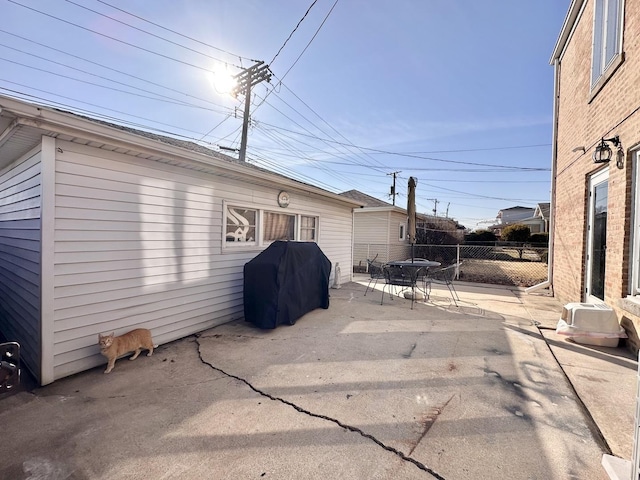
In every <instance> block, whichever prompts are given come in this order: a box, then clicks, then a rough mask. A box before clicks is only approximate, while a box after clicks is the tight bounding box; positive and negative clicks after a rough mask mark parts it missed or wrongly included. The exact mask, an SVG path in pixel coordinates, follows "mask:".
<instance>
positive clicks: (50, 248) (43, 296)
mask: <svg viewBox="0 0 640 480" xmlns="http://www.w3.org/2000/svg"><path fill="white" fill-rule="evenodd" d="M55 168H56V140H55V138H51V137H42V170H41V176H42V207H41V211H42V213H41V222H42V223H41V225H42V226H41V250H40V265H41V275H42V282H41V287H40V289H41V290H40V335H41V344H42V352H41V353H42V357H41V359H42V360H41V361H42V364H41V367H40V371H41V378H40V384H41V385H47V384H49V383H51V382H53V381H54V380H55V378H54V373H53V365H54V358H53V305H54V302H53V282H54V276H53V267H54V265H53V261H54V234H55V205H56V203H55V202H56V192H55V187H56V184H55V175H56V172H55Z"/></svg>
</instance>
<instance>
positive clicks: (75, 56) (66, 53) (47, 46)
mask: <svg viewBox="0 0 640 480" xmlns="http://www.w3.org/2000/svg"><path fill="white" fill-rule="evenodd" d="M0 32H2V33H5V34H7V35H11V36H13V37H17V38H19V39H21V40H24V41H26V42H30V43H33V44H35V45H38V46H41V47H43V48H47V49H49V50H53V51H54V52H58V53H62V54H63V55H68V56H70V57H73V58H76V59H78V60H82V61H84V62H87V63H90V64H92V65H96V66H98V67H101V68H104V69H106V70H110V71H112V72H115V73H119V74H121V75H125V76H127V77H129V78H134V79H136V80H140V81H141V82H145V83H148V84H150V85H155V86H156V87H160V88H164V89H165V90H169V91H171V92H176V93H180V94H181V95H184V96H186V97H189V98H194V99H196V100H200V101H203V102H207V103H210V104H212V105H215V106H217V107H222V108H226V107H223V106H222V105H218V104H217V103H214V102H211V101H210V100H207V99H204V98H200V97H196V96H194V95H190V94H188V93H185V92H183V91H180V90H176V89H175V88H171V87H167V86H166V85H162V84H160V83H156V82H152V81H151V80H147V79H145V78H142V77H138V76H136V75H132V74H130V73H127V72H124V71H122V70H118V69H115V68H112V67H108V66H106V65H104V64H101V63H98V62H94V61H93V60H89V59H87V58H84V57H81V56H78V55H74V54H72V53H69V52H66V51H64V50H60V49H57V48H54V47H51V46H49V45H45V44H44V43H40V42H36V41H35V40H31V39H29V38H26V37H23V36H20V35H17V34H15V33H11V32H8V31H6V30H2V29H0ZM7 48H11V47H7ZM16 50H17V49H16ZM18 51H20V50H18ZM30 55H32V56H35V57H37V58H42V57H39V56H37V55H34V54H30ZM48 61H52V60H48ZM69 68H72V67H69Z"/></svg>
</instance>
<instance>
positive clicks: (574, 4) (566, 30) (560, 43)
mask: <svg viewBox="0 0 640 480" xmlns="http://www.w3.org/2000/svg"><path fill="white" fill-rule="evenodd" d="M584 4H585V0H571V5H570V6H569V11H568V12H567V16H566V17H565V18H564V23H563V24H562V28H561V29H560V35H559V36H558V40H557V41H556V45H555V47H554V48H553V53H552V54H551V59H550V60H549V64H551V65H553V64H554V62H555V61H556V60H558V59H559V58H560V55H561V54H562V51H563V50H564V47H565V46H566V45H567V42H568V41H569V37H571V34H572V33H573V29H574V27H575V24H576V21H577V20H578V17H579V16H580V13H582V12H581V10H582V7H583V6H584Z"/></svg>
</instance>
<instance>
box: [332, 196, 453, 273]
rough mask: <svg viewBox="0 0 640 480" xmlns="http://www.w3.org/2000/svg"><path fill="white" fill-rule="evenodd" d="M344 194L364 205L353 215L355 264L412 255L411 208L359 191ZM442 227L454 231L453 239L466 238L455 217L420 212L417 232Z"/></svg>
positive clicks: (361, 264) (443, 229)
mask: <svg viewBox="0 0 640 480" xmlns="http://www.w3.org/2000/svg"><path fill="white" fill-rule="evenodd" d="M340 195H341V196H344V197H347V198H350V199H352V200H354V201H357V202H360V203H361V204H362V207H361V208H357V209H355V210H354V215H353V242H354V243H353V260H354V267H356V268H358V267H360V268H364V267H366V265H367V259H370V260H373V259H374V258H375V259H376V261H381V262H387V261H390V260H400V259H406V258H410V256H411V245H410V243H409V240H408V237H407V210H406V209H404V208H401V207H398V206H395V205H392V204H390V203H387V202H384V201H382V200H379V199H377V198H375V197H372V196H370V195H367V194H366V193H362V192H360V191H358V190H349V191H347V192H342V193H341V194H340ZM430 229H431V230H433V229H437V230H442V231H447V232H450V236H451V238H456V239H458V240H459V241H461V240H462V238H463V237H464V232H463V229H461V226H460V225H459V224H458V222H456V221H455V220H453V219H450V218H444V217H433V216H430V215H424V214H421V213H417V214H416V232H417V234H418V236H419V234H420V231H421V230H423V231H427V230H430Z"/></svg>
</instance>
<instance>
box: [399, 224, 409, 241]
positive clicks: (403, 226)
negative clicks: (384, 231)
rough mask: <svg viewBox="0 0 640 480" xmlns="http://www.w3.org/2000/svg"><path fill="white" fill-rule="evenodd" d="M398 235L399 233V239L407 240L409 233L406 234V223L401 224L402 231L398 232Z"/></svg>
mask: <svg viewBox="0 0 640 480" xmlns="http://www.w3.org/2000/svg"><path fill="white" fill-rule="evenodd" d="M398 235H399V238H398V240H400V241H403V240H406V236H407V234H406V226H405V224H404V223H401V224H400V231H399V232H398Z"/></svg>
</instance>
